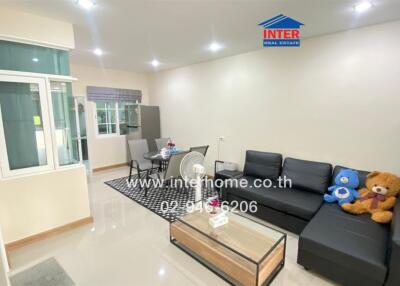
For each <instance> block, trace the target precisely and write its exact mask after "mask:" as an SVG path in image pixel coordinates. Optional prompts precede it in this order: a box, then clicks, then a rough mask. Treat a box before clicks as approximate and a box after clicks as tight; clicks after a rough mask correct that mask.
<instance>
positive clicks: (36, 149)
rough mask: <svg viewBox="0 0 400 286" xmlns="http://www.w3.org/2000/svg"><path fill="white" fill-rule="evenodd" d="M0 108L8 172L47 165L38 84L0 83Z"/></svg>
mask: <svg viewBox="0 0 400 286" xmlns="http://www.w3.org/2000/svg"><path fill="white" fill-rule="evenodd" d="M0 107H1V112H2V120H3V129H4V137H5V141H6V147H7V155H8V163H9V168H10V170H17V169H23V168H30V167H37V166H44V165H47V157H46V145H45V136H44V130H43V119H42V110H41V107H40V96H39V85H38V84H36V83H19V82H0Z"/></svg>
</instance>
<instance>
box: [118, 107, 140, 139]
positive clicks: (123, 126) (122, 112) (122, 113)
mask: <svg viewBox="0 0 400 286" xmlns="http://www.w3.org/2000/svg"><path fill="white" fill-rule="evenodd" d="M127 106H130V108H129V110H133V108H134V106H135V107H137V104H136V103H135V102H124V101H121V102H118V116H119V117H118V118H119V134H120V135H125V134H128V127H127V120H126V107H127Z"/></svg>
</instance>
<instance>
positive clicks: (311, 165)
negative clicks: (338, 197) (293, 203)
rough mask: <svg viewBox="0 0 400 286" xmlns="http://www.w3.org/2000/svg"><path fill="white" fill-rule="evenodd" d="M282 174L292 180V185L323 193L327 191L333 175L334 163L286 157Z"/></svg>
mask: <svg viewBox="0 0 400 286" xmlns="http://www.w3.org/2000/svg"><path fill="white" fill-rule="evenodd" d="M282 176H286V178H288V179H290V180H291V181H292V187H293V188H298V189H302V190H305V191H310V192H314V193H320V194H323V193H325V192H326V191H327V189H328V187H329V185H330V182H331V176H332V165H331V164H329V163H321V162H314V161H306V160H300V159H294V158H286V159H285V162H284V163H283V169H282Z"/></svg>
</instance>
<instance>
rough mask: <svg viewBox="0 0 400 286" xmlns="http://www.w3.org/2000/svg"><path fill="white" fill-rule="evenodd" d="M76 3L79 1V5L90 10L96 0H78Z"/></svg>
mask: <svg viewBox="0 0 400 286" xmlns="http://www.w3.org/2000/svg"><path fill="white" fill-rule="evenodd" d="M76 3H78V4H79V6H81V7H82V8H85V9H87V10H89V9H90V8H92V7H93V6H94V2H93V1H92V0H77V1H76Z"/></svg>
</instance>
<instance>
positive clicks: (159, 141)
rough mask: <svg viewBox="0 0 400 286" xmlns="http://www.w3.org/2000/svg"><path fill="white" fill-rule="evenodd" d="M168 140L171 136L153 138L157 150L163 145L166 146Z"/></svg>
mask: <svg viewBox="0 0 400 286" xmlns="http://www.w3.org/2000/svg"><path fill="white" fill-rule="evenodd" d="M170 140H171V138H157V139H155V141H156V145H157V149H158V151H160V150H161V149H162V148H164V147H167V145H168V141H170Z"/></svg>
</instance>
